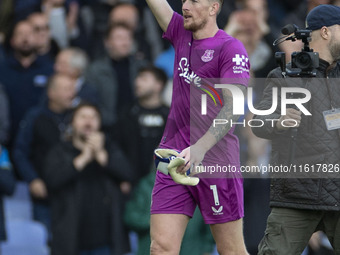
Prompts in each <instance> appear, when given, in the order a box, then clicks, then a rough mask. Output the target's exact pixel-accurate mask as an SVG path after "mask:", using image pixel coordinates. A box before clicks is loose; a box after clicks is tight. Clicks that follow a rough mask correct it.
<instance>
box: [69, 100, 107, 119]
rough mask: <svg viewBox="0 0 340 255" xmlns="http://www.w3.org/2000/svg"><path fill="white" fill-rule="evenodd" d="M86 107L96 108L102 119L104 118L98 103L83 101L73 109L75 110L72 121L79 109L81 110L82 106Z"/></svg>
mask: <svg viewBox="0 0 340 255" xmlns="http://www.w3.org/2000/svg"><path fill="white" fill-rule="evenodd" d="M84 107H90V108H92V109H94V110H95V111H96V112H97V114H98V116H99V118H100V120H102V114H101V112H100V110H99V108H98V106H97V105H95V104H92V103H90V102H86V101H82V102H81V103H80V104H78V105H77V106H76V107H75V108H74V109H73V111H72V116H71V123H72V122H73V120H74V116H75V115H76V113H77V112H78V111H79V110H81V109H82V108H84Z"/></svg>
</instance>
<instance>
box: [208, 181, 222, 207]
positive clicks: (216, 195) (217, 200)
mask: <svg viewBox="0 0 340 255" xmlns="http://www.w3.org/2000/svg"><path fill="white" fill-rule="evenodd" d="M210 189H211V190H212V191H213V195H214V201H215V205H220V200H219V199H218V193H217V187H216V185H210Z"/></svg>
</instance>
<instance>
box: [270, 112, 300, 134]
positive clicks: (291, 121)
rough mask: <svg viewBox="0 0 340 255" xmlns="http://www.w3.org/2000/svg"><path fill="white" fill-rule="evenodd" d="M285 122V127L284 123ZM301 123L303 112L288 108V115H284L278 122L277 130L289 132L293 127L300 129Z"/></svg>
mask: <svg viewBox="0 0 340 255" xmlns="http://www.w3.org/2000/svg"><path fill="white" fill-rule="evenodd" d="M283 121H284V126H283V125H282V122H283ZM300 122H301V111H298V110H295V109H293V108H287V111H286V115H282V116H281V117H280V119H279V121H278V122H276V128H277V129H278V130H280V131H284V130H287V129H288V128H291V127H299V126H300Z"/></svg>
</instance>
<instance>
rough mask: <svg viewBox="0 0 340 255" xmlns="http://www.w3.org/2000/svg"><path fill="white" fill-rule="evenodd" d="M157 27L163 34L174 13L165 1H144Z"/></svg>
mask: <svg viewBox="0 0 340 255" xmlns="http://www.w3.org/2000/svg"><path fill="white" fill-rule="evenodd" d="M146 2H147V3H148V5H149V7H150V9H151V11H152V13H153V15H154V16H155V18H156V19H157V22H158V24H159V26H160V27H161V28H162V30H163V31H164V32H165V31H166V30H167V29H168V25H169V23H170V21H171V18H172V15H173V13H174V11H173V10H172V9H171V6H170V5H169V4H168V2H167V1H166V0H146Z"/></svg>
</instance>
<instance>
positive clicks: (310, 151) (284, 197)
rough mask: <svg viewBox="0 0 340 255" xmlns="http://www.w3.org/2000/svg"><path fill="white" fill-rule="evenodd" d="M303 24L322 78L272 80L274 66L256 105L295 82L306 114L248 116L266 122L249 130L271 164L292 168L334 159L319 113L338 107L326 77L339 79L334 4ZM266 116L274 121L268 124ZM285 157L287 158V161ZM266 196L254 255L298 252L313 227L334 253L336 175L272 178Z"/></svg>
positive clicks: (336, 143)
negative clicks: (304, 93) (303, 93)
mask: <svg viewBox="0 0 340 255" xmlns="http://www.w3.org/2000/svg"><path fill="white" fill-rule="evenodd" d="M306 24H307V29H309V30H312V33H311V39H312V40H311V43H310V46H311V48H313V49H314V50H315V52H318V53H319V56H320V64H319V67H318V68H317V70H316V78H325V79H322V82H320V81H321V79H315V78H313V79H300V78H294V79H290V80H291V81H290V82H288V81H287V80H285V79H278V78H282V74H281V70H280V69H279V68H277V69H275V70H273V71H272V72H271V73H270V74H269V76H268V78H269V79H268V82H269V83H268V86H267V87H266V89H265V91H264V94H263V98H262V100H261V102H260V103H259V106H258V107H257V109H258V110H265V109H269V108H270V107H271V105H272V98H273V97H272V89H273V87H279V89H278V91H280V87H287V86H292V87H297V86H300V87H304V88H306V89H308V90H309V91H310V93H311V99H310V100H309V102H308V103H307V104H305V105H304V106H305V107H306V108H307V109H308V111H310V113H311V114H312V116H307V115H303V114H301V111H298V110H297V109H294V108H289V107H288V109H287V112H286V115H281V111H280V109H276V111H275V112H274V113H273V114H270V115H266V116H259V115H255V116H254V119H261V120H263V121H264V122H265V123H266V124H265V125H264V126H262V127H260V128H259V127H254V128H252V130H253V132H254V134H255V135H257V136H259V137H261V138H265V139H270V140H272V160H271V161H272V164H273V165H287V162H288V164H293V165H296V166H299V165H302V166H305V165H307V164H308V165H309V166H311V165H314V166H315V165H317V164H325V165H326V164H327V166H335V165H336V164H338V165H339V163H340V136H339V132H340V129H335V130H328V129H327V127H326V123H325V120H324V117H323V116H324V112H325V111H328V110H331V109H334V110H335V112H336V111H338V110H339V109H340V84H339V83H338V82H332V81H331V80H332V79H328V78H339V77H340V61H339V59H340V7H337V6H333V5H320V6H318V7H316V8H314V9H313V10H312V11H311V12H310V13H309V14H308V16H307V18H306ZM289 67H290V65H289ZM270 78H272V79H270ZM273 78H276V79H273ZM326 78H327V79H326ZM292 81H293V82H292ZM316 81H318V82H316ZM293 83H294V84H293ZM278 102H280V94H279V100H278ZM278 108H280V107H278ZM339 112H340V111H339ZM333 117H334V115H333ZM266 119H278V121H277V122H276V123H275V125H273V126H274V127H272V124H271V122H266V121H265V120H266ZM287 119H291V120H292V121H289V120H287ZM282 121H284V125H282ZM296 124H297V126H298V129H297V130H298V131H297V136H296V137H297V138H296V139H297V140H296V145H295V148H296V149H295V150H294V151H296V153H294V154H295V155H294V157H290V156H291V153H292V151H293V150H291V149H290V148H289V146H287V144H289V143H287V141H289V140H290V139H291V137H290V136H291V134H292V133H293V132H291V131H292V130H294V129H293V127H294V126H296ZM295 130H296V129H295ZM291 158H293V160H292V161H291V162H289V161H290V159H291ZM337 175H339V173H338V172H337ZM285 177H294V176H293V175H292V174H291V176H285ZM295 177H296V176H295ZM308 177H311V176H308ZM270 199H271V202H270V205H271V207H272V211H271V213H270V215H269V217H268V219H267V229H266V231H265V236H264V237H263V239H262V241H261V242H260V244H259V253H258V254H259V255H264V254H265V255H268V254H275V255H298V254H301V253H302V252H303V250H304V248H305V246H306V245H307V243H308V240H309V239H310V237H311V236H312V234H313V233H314V232H316V231H318V230H322V231H324V232H325V233H326V235H327V236H328V238H329V240H330V242H331V244H332V246H333V248H334V251H335V254H338V255H339V254H340V179H338V178H333V179H332V178H322V179H319V178H314V179H312V178H300V179H298V178H294V179H293V178H290V179H287V178H281V179H280V178H273V179H272V180H271V198H270Z"/></svg>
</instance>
